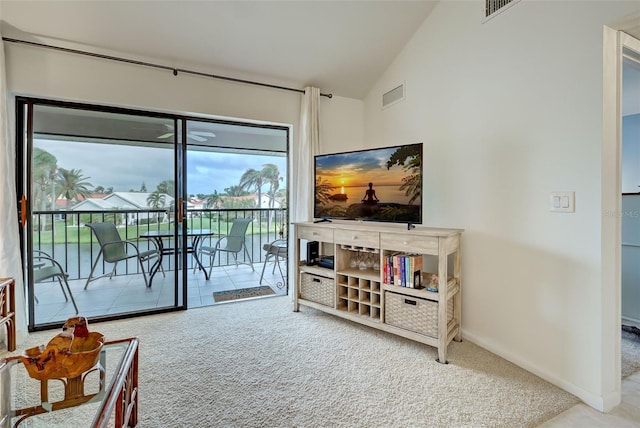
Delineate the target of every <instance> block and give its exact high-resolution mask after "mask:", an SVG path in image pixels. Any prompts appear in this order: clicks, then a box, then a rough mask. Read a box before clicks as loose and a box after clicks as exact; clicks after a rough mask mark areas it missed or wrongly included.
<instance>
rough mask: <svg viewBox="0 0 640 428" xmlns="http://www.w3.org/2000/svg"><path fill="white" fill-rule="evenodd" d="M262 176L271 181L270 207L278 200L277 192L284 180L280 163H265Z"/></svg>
mask: <svg viewBox="0 0 640 428" xmlns="http://www.w3.org/2000/svg"><path fill="white" fill-rule="evenodd" d="M261 173H262V176H263V177H264V179H265V180H266V182H267V183H269V191H268V192H267V194H268V195H269V208H273V206H274V204H275V202H276V194H277V192H278V189H279V188H280V182H281V181H284V178H283V177H281V176H280V171H279V170H278V165H276V164H273V163H265V164H264V165H262V171H261Z"/></svg>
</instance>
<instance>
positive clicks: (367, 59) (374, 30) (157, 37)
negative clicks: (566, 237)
mask: <svg viewBox="0 0 640 428" xmlns="http://www.w3.org/2000/svg"><path fill="white" fill-rule="evenodd" d="M436 3H437V1H415V0H414V1H403V0H386V1H317V0H315V1H313V0H311V1H303V0H299V1H190V0H173V1H160V0H136V1H133V0H131V1H112V0H109V1H104V0H93V1H62V0H48V1H30V0H18V1H15V0H1V1H0V21H1V24H2V26H1V31H2V35H3V36H4V37H12V38H19V39H29V40H31V41H40V42H41V43H48V44H56V45H58V46H69V44H82V45H83V46H88V47H94V48H96V49H100V50H107V51H112V52H119V53H121V54H122V55H121V56H126V57H127V58H130V59H140V58H141V57H142V58H145V59H151V58H153V59H155V60H156V62H157V63H161V64H163V65H167V66H171V67H183V68H190V69H195V70H198V71H204V72H212V71H213V72H215V73H217V74H224V75H227V76H230V77H239V78H251V77H252V78H254V79H255V80H259V81H261V82H265V83H275V84H281V85H287V86H293V87H297V88H302V87H304V86H306V85H313V86H317V87H319V88H320V89H321V91H322V92H327V93H328V92H331V93H333V94H335V95H339V96H345V97H351V98H357V99H361V98H364V97H365V96H366V94H367V93H368V91H369V90H370V88H371V87H372V86H373V84H374V83H375V82H376V80H377V79H378V78H379V77H380V76H381V74H382V73H383V72H384V71H385V70H386V68H387V67H388V66H389V64H390V63H391V62H392V61H393V59H394V58H395V57H396V56H397V54H398V53H399V52H400V50H401V49H402V48H403V47H404V45H405V44H406V43H407V41H408V40H409V39H410V38H411V37H412V36H413V34H414V33H415V31H416V30H417V29H418V28H419V27H420V25H421V24H422V22H423V21H424V20H425V18H426V17H427V15H428V14H429V13H430V12H431V10H432V9H433V7H434V6H435V4H436ZM87 50H88V48H87Z"/></svg>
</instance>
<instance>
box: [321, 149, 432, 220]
mask: <svg viewBox="0 0 640 428" xmlns="http://www.w3.org/2000/svg"><path fill="white" fill-rule="evenodd" d="M421 194H422V144H411V145H404V146H396V147H385V148H380V149H370V150H361V151H356V152H348V153H335V154H328V155H320V156H316V158H315V213H314V214H315V217H316V218H353V219H371V220H379V221H398V222H405V221H407V222H414V223H420V222H421V208H422V206H421V204H422V198H421Z"/></svg>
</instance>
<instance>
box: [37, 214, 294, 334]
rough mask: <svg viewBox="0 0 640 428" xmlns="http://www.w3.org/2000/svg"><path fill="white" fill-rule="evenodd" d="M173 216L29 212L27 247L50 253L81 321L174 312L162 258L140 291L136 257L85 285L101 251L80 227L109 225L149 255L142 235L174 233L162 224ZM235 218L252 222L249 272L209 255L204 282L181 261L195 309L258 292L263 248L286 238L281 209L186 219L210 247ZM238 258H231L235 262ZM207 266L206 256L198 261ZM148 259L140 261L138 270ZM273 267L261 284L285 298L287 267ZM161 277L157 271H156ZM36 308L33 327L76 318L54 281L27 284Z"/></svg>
mask: <svg viewBox="0 0 640 428" xmlns="http://www.w3.org/2000/svg"><path fill="white" fill-rule="evenodd" d="M172 214H173V213H167V212H166V211H165V210H109V211H35V212H34V214H33V217H32V222H31V228H32V237H33V249H34V250H40V251H44V252H46V253H48V254H49V255H51V256H52V257H53V258H54V259H55V260H56V261H58V262H59V263H60V264H61V265H62V267H63V268H64V270H65V271H66V272H67V274H68V275H69V285H70V287H71V291H72V293H73V296H74V298H75V300H76V303H77V305H78V308H79V311H80V313H81V315H84V316H89V317H103V316H105V317H113V316H116V315H118V314H124V313H131V312H139V311H153V310H156V309H159V308H170V307H173V306H174V301H175V296H176V292H177V293H178V294H179V295H180V296H181V295H182V289H179V290H178V291H176V275H175V273H176V272H175V258H174V257H173V256H165V257H164V258H163V262H162V270H160V271H159V272H158V273H157V274H156V275H155V277H154V278H153V282H152V286H151V287H150V288H148V287H146V286H145V284H144V280H143V277H142V272H141V270H140V265H139V264H138V263H137V261H136V259H135V258H134V259H131V260H128V261H127V262H124V261H123V262H120V263H119V264H118V265H117V269H116V271H115V273H114V275H113V277H112V278H111V279H110V278H109V277H108V276H107V277H104V278H101V279H98V280H96V281H92V282H91V283H89V285H88V287H87V289H86V290H85V289H84V287H85V284H86V281H87V278H88V276H89V273H90V271H91V266H92V263H93V262H94V261H95V259H96V257H98V255H99V252H100V245H99V244H98V242H97V240H96V238H95V236H93V234H92V232H91V230H90V229H89V228H88V227H85V226H84V225H85V224H86V223H90V222H112V223H114V224H116V226H117V228H118V231H119V233H120V236H121V237H122V239H123V240H129V241H133V242H134V243H135V244H136V245H138V247H139V249H140V251H146V250H147V249H153V248H154V244H153V242H152V241H150V240H148V239H143V238H141V235H143V234H144V233H145V232H148V231H159V232H160V231H173V230H175V227H174V225H173V224H171V223H170V222H169V220H168V218H171V217H172ZM236 218H252V219H254V220H253V222H252V223H251V224H250V225H249V228H248V230H247V234H246V236H245V243H246V246H247V248H248V250H249V253H250V254H251V258H252V260H253V266H254V269H255V270H254V271H252V269H251V268H250V267H249V266H248V265H245V264H240V265H239V266H236V264H235V261H234V260H233V257H231V256H229V255H228V254H225V253H221V254H220V256H216V259H215V262H214V267H213V270H212V274H211V278H210V279H209V280H206V279H205V275H204V272H203V271H202V270H201V269H199V268H198V267H197V264H196V263H195V260H194V256H193V254H190V253H189V254H188V256H187V266H186V269H187V271H188V272H187V305H188V307H190V308H192V307H198V306H205V305H211V304H215V303H216V301H215V300H214V298H213V293H214V292H216V291H224V290H232V289H241V288H250V287H257V286H258V285H260V284H259V283H260V275H261V272H262V270H263V265H264V262H265V256H266V254H265V251H264V250H263V245H264V244H267V243H270V242H273V241H274V240H277V239H279V238H281V233H282V236H285V237H286V233H287V224H288V219H287V211H286V210H283V209H268V208H265V209H236V210H228V209H198V210H189V211H188V212H187V213H186V219H185V221H186V222H187V228H188V229H189V230H204V229H209V230H211V232H212V235H211V236H209V237H206V238H205V239H204V240H203V241H202V242H201V243H200V245H213V244H214V243H215V241H216V240H217V239H218V238H219V237H220V236H222V235H226V234H227V233H228V231H229V229H230V228H231V224H232V222H233V220H234V219H236ZM163 245H164V246H165V248H175V247H176V246H175V240H174V239H173V238H169V239H166V240H164V241H163ZM244 258H245V255H244V254H242V253H239V254H238V259H239V261H241V262H244V261H248V260H244ZM201 261H202V263H203V264H204V266H206V267H208V266H209V258H208V257H204V258H203V260H201ZM152 263H153V261H150V262H148V263H145V266H144V268H145V272H147V273H148V272H149V269H150V267H151V265H152ZM274 268H275V266H274V265H272V263H269V266H267V267H266V269H264V278H263V280H262V285H269V286H271V288H272V289H273V290H274V293H275V294H286V293H287V286H286V283H287V281H286V275H287V271H286V267H283V269H282V272H283V273H284V275H285V278H283V277H282V276H281V274H280V270H279V269H277V268H275V269H274ZM112 269H113V264H110V263H105V262H103V261H101V262H99V263H98V265H97V267H96V271H95V272H94V276H100V275H105V274H109V273H111V272H112ZM163 271H164V272H163ZM34 290H35V296H36V297H37V299H38V302H37V303H36V304H35V305H34V312H35V319H34V324H36V325H46V324H50V323H57V322H60V321H64V320H66V319H67V318H68V317H70V316H73V315H74V314H75V311H74V308H73V305H72V303H71V302H70V301H68V302H67V301H66V300H65V297H64V295H63V293H62V291H61V290H60V287H59V286H58V284H57V282H42V283H38V284H35V286H34Z"/></svg>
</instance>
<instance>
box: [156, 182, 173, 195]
mask: <svg viewBox="0 0 640 428" xmlns="http://www.w3.org/2000/svg"><path fill="white" fill-rule="evenodd" d="M175 188H176V186H175V183H174V182H173V180H164V181H162V182H161V183H160V184H158V187H157V188H156V190H157V191H158V192H160V193H166V194H167V195H170V196H173V195H174V193H175Z"/></svg>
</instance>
